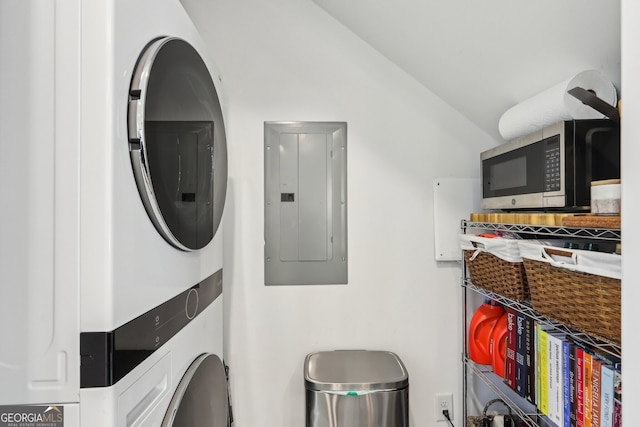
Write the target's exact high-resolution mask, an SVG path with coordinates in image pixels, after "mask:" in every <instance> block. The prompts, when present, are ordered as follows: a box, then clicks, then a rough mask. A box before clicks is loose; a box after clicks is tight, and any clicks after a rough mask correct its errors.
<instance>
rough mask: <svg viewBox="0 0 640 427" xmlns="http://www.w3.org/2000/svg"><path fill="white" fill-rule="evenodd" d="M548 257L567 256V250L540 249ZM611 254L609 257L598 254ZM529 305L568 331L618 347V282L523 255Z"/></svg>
mask: <svg viewBox="0 0 640 427" xmlns="http://www.w3.org/2000/svg"><path fill="white" fill-rule="evenodd" d="M544 252H545V253H546V254H547V255H548V256H549V257H550V258H551V256H552V255H557V256H563V257H567V256H568V257H571V256H574V254H575V252H584V251H571V250H567V249H552V248H549V247H546V248H544ZM599 255H604V256H607V255H611V256H613V257H616V255H613V254H599ZM523 261H524V266H525V270H526V275H527V280H528V283H529V287H530V291H531V304H532V306H533V309H534V310H535V311H537V312H538V313H540V314H542V315H544V316H546V317H548V318H550V319H552V320H555V321H558V322H561V323H563V324H565V325H567V326H568V327H570V328H573V329H577V330H579V331H582V332H585V333H588V334H589V335H592V336H594V337H597V338H600V339H602V340H604V341H607V342H609V343H612V344H615V345H620V341H621V340H620V330H621V313H620V303H621V289H620V279H617V278H612V277H606V276H602V275H598V274H592V273H588V272H584V271H575V270H574V268H575V267H574V266H569V265H567V266H562V265H557V264H555V263H553V261H551V260H540V259H532V258H530V257H528V256H527V255H526V254H523Z"/></svg>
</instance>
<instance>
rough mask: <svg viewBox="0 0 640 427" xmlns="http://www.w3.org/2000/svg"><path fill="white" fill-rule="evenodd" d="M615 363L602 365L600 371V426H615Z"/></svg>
mask: <svg viewBox="0 0 640 427" xmlns="http://www.w3.org/2000/svg"><path fill="white" fill-rule="evenodd" d="M614 370H615V367H614V365H605V364H603V365H602V370H601V373H600V396H601V404H600V427H613V377H614Z"/></svg>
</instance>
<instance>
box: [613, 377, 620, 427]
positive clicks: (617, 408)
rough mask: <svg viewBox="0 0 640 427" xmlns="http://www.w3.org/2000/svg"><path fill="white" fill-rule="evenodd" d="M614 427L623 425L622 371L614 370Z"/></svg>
mask: <svg viewBox="0 0 640 427" xmlns="http://www.w3.org/2000/svg"><path fill="white" fill-rule="evenodd" d="M613 427H622V372H620V368H619V367H616V369H615V370H614V371H613Z"/></svg>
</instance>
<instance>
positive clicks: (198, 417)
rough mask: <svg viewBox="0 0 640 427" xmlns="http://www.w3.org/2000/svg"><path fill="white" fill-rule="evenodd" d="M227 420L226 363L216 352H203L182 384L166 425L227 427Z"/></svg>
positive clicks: (190, 367) (167, 414)
mask: <svg viewBox="0 0 640 427" xmlns="http://www.w3.org/2000/svg"><path fill="white" fill-rule="evenodd" d="M227 421H228V398H227V382H226V377H225V372H224V365H223V364H222V362H221V361H220V358H219V357H218V356H216V355H215V354H202V355H200V356H199V357H198V358H197V359H196V360H195V361H194V362H193V363H192V364H191V366H189V368H188V369H187V372H186V373H185V374H184V377H182V380H181V381H180V384H178V388H177V390H176V392H175V394H174V396H173V398H172V399H171V403H169V408H168V409H167V413H166V414H165V416H164V419H163V420H162V427H194V426H207V427H227Z"/></svg>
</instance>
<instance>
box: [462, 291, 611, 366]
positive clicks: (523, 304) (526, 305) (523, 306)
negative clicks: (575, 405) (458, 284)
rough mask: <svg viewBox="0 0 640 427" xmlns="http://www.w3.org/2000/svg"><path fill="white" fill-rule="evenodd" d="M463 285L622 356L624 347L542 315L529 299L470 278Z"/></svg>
mask: <svg viewBox="0 0 640 427" xmlns="http://www.w3.org/2000/svg"><path fill="white" fill-rule="evenodd" d="M463 286H464V287H466V288H467V289H470V290H472V291H474V292H477V293H479V294H481V295H483V296H484V297H486V298H490V299H492V300H494V301H496V302H498V303H500V304H502V305H503V306H507V307H511V308H513V309H515V310H516V311H519V312H521V313H523V314H525V315H526V316H529V317H531V318H532V319H534V320H535V321H537V322H538V323H540V324H542V325H545V326H551V327H553V328H554V329H556V330H558V331H561V332H563V333H565V334H567V335H568V336H569V337H571V339H573V340H574V341H576V342H579V343H581V344H585V345H587V346H589V347H592V348H596V349H599V350H601V351H603V352H605V353H607V354H611V355H613V356H616V357H622V349H621V348H620V347H619V346H617V345H614V344H611V343H609V342H606V341H603V340H599V339H597V338H595V337H592V336H591V335H589V334H586V333H584V332H580V331H576V330H575V329H571V328H569V327H567V326H566V325H564V324H562V323H559V322H556V321H554V320H551V319H549V318H547V317H545V316H543V315H541V314H540V313H538V312H536V311H535V310H534V309H533V308H532V307H531V303H530V302H528V301H514V300H511V299H509V298H505V297H503V296H502V295H498V294H496V293H493V292H491V291H487V290H486V289H482V288H479V287H477V286H476V285H474V284H473V283H472V282H471V280H470V279H468V278H467V279H464V281H463Z"/></svg>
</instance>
